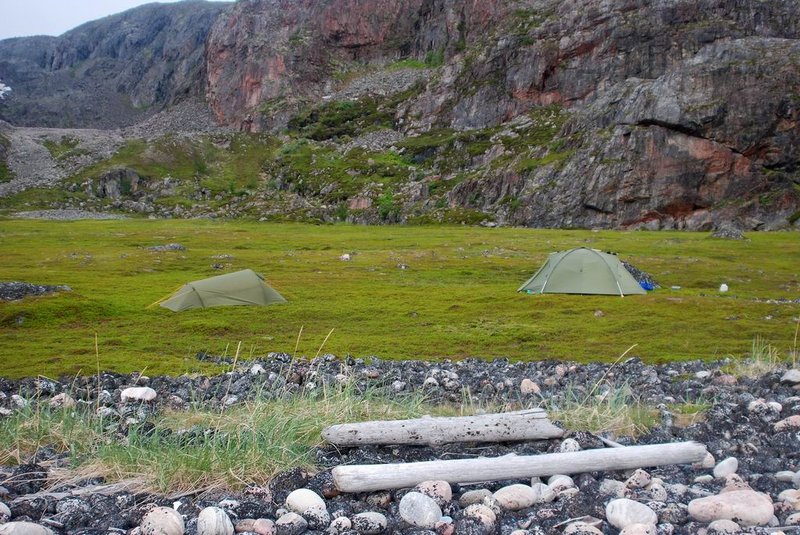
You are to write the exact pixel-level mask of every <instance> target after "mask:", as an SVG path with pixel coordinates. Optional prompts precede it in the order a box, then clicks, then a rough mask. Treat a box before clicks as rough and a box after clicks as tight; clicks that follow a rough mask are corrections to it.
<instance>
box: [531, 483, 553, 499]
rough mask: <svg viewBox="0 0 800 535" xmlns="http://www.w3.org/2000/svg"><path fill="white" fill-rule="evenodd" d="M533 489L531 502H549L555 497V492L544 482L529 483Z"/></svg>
mask: <svg viewBox="0 0 800 535" xmlns="http://www.w3.org/2000/svg"><path fill="white" fill-rule="evenodd" d="M531 488H532V489H533V499H534V502H533V503H550V502H552V501H553V500H555V499H556V493H555V492H554V491H553V489H551V488H550V486H549V485H545V484H544V483H535V484H533V485H531Z"/></svg>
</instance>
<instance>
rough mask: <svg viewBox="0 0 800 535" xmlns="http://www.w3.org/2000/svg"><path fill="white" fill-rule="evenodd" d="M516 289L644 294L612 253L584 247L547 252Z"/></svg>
mask: <svg viewBox="0 0 800 535" xmlns="http://www.w3.org/2000/svg"><path fill="white" fill-rule="evenodd" d="M517 291H520V292H528V293H538V294H542V293H560V294H594V295H619V296H625V295H632V294H645V293H647V292H646V291H645V290H644V289H643V288H642V287H641V285H640V284H639V283H638V282H637V281H636V279H634V278H633V275H631V274H630V273H629V272H628V270H627V269H625V266H623V265H622V262H620V261H619V259H618V258H617V257H616V255H613V254H609V253H604V252H602V251H598V250H596V249H590V248H588V247H578V248H576V249H570V250H568V251H560V252H557V253H552V254H550V256H548V258H547V260H546V261H545V263H544V265H542V267H541V268H539V271H537V272H536V274H535V275H534V276H533V277H531V278H530V279H528V281H527V282H525V284H523V285H522V286H521V287H520V288H519V290H517Z"/></svg>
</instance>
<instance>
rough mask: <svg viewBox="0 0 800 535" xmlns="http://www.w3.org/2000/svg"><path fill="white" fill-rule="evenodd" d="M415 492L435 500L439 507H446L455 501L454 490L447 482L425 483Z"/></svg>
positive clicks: (416, 488) (418, 486)
mask: <svg viewBox="0 0 800 535" xmlns="http://www.w3.org/2000/svg"><path fill="white" fill-rule="evenodd" d="M414 490H416V491H417V492H421V493H422V494H424V495H425V496H428V497H429V498H433V500H434V501H435V502H436V503H437V504H439V507H444V506H445V505H447V504H448V503H450V500H452V499H453V489H452V488H451V487H450V483H448V482H447V481H441V480H440V481H423V482H422V483H420V484H419V485H417V486H416V487H414Z"/></svg>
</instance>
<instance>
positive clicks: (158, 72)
mask: <svg viewBox="0 0 800 535" xmlns="http://www.w3.org/2000/svg"><path fill="white" fill-rule="evenodd" d="M226 7H228V4H223V3H208V2H198V1H189V2H179V3H175V4H150V5H146V6H142V7H140V8H136V9H132V10H130V11H127V12H125V13H121V14H119V15H114V16H110V17H106V18H104V19H101V20H98V21H94V22H89V23H87V24H84V25H82V26H79V27H78V28H75V29H74V30H71V31H69V32H67V33H65V34H64V35H62V36H60V37H41V36H40V37H23V38H15V39H6V40H3V41H0V80H3V82H4V83H6V84H8V85H9V86H11V87H12V88H13V92H12V94H11V96H10V97H9V98H8V99H6V101H5V102H4V103H3V106H2V108H0V116H1V117H2V118H3V119H5V120H7V121H9V122H11V123H13V124H16V125H26V126H54V127H100V128H111V127H117V126H125V125H128V124H132V123H133V122H135V121H136V120H139V119H141V118H143V117H146V116H148V115H151V114H153V113H155V112H157V111H159V110H161V109H163V108H164V107H165V106H168V105H171V104H174V103H176V102H178V101H180V100H182V99H185V98H186V97H191V96H198V95H203V93H204V91H205V79H206V76H205V56H204V51H205V42H206V39H207V36H208V32H209V29H210V28H211V24H212V23H213V21H214V20H215V19H216V17H217V15H218V14H219V13H220V12H221V11H222V10H223V9H225V8H226Z"/></svg>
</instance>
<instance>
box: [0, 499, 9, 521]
mask: <svg viewBox="0 0 800 535" xmlns="http://www.w3.org/2000/svg"><path fill="white" fill-rule="evenodd" d="M9 518H11V509H9V508H8V506H7V505H6V504H4V503H3V502H0V524H2V523H3V522H7V521H8V519H9Z"/></svg>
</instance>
